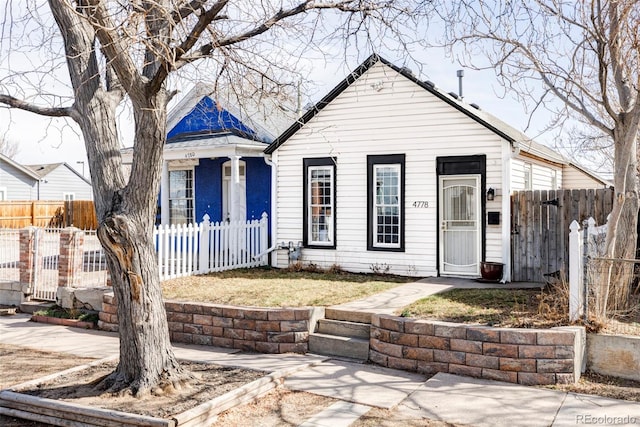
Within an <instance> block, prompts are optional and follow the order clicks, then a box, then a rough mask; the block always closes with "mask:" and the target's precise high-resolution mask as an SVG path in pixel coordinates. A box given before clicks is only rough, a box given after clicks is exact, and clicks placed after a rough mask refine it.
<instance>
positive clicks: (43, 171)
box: [25, 162, 91, 185]
mask: <svg viewBox="0 0 640 427" xmlns="http://www.w3.org/2000/svg"><path fill="white" fill-rule="evenodd" d="M25 167H26V168H28V169H30V170H31V171H32V173H34V174H35V175H36V176H37V179H43V178H45V177H46V176H47V175H49V174H50V173H51V172H53V171H54V170H56V169H57V168H59V167H66V168H67V169H69V170H70V171H71V172H72V173H73V174H74V175H76V176H77V177H78V178H80V179H81V180H83V181H84V182H86V183H87V184H89V185H91V181H89V180H88V179H87V178H85V177H83V176H82V175H80V174H79V173H78V172H77V171H76V170H75V169H74V168H72V167H71V166H69V165H68V164H67V163H64V162H60V163H45V164H41V165H26V166H25Z"/></svg>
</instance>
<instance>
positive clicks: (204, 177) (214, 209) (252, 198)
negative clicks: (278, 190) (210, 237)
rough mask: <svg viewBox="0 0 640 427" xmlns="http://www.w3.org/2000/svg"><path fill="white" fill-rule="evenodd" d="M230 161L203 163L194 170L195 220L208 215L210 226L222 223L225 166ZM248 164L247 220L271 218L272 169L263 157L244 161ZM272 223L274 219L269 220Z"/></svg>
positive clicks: (220, 160)
mask: <svg viewBox="0 0 640 427" xmlns="http://www.w3.org/2000/svg"><path fill="white" fill-rule="evenodd" d="M227 160H229V159H228V158H226V157H225V158H219V159H213V160H211V159H200V164H199V166H197V167H196V168H195V183H194V186H195V194H194V196H195V220H196V222H200V221H202V217H203V216H204V215H205V214H208V215H209V217H210V218H211V222H216V221H222V219H223V218H222V164H223V163H224V162H226V161H227ZM242 160H244V161H245V162H246V180H247V194H246V198H247V218H246V219H247V220H252V219H260V218H261V217H262V213H263V212H266V213H267V215H271V167H270V166H269V165H267V164H266V163H265V162H264V160H263V159H262V158H261V157H243V158H242ZM269 220H271V219H269Z"/></svg>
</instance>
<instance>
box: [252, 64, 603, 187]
mask: <svg viewBox="0 0 640 427" xmlns="http://www.w3.org/2000/svg"><path fill="white" fill-rule="evenodd" d="M378 62H381V63H383V64H385V65H386V66H388V67H390V68H391V69H393V70H394V71H396V72H397V73H399V74H401V75H402V76H404V77H405V78H407V79H409V80H411V81H412V82H414V83H416V84H417V85H418V86H420V87H421V88H423V89H424V90H426V91H427V92H429V93H431V94H433V95H434V96H436V97H437V98H439V99H440V100H442V101H444V102H446V103H447V104H449V105H451V106H452V107H454V108H455V109H457V110H458V111H460V112H462V113H463V114H465V115H466V116H468V117H470V118H471V119H473V120H475V121H476V122H478V123H480V124H481V125H483V126H484V127H486V128H487V129H489V130H491V131H493V132H494V133H496V134H497V135H499V136H500V137H502V138H504V139H506V140H507V141H509V142H510V143H511V144H512V145H513V146H514V148H516V149H520V150H521V151H523V152H525V153H528V154H530V155H533V156H536V157H540V158H542V159H545V160H549V161H552V162H555V163H559V164H566V165H571V166H574V167H577V166H576V165H575V164H574V163H571V162H569V161H568V160H567V159H566V158H564V157H563V156H562V155H561V154H560V153H557V152H556V151H554V150H552V149H550V148H549V147H547V146H545V145H542V144H540V143H537V142H535V141H534V140H533V139H531V138H529V137H528V136H527V135H525V134H524V133H523V132H521V131H519V130H518V129H516V128H514V127H513V126H510V125H509V124H507V123H505V122H503V121H502V120H500V119H498V118H497V117H495V116H493V115H491V114H489V113H487V112H485V111H483V110H481V109H480V107H478V106H477V105H475V104H467V103H466V102H463V101H461V100H460V99H459V98H458V97H457V96H456V95H452V94H449V93H446V92H443V91H441V90H440V89H438V88H437V87H436V86H435V85H434V84H433V83H432V82H430V81H422V80H420V79H418V78H417V77H416V76H414V75H413V74H412V73H411V71H410V70H408V69H406V68H400V67H398V66H396V65H393V64H392V63H390V62H389V61H387V60H386V59H384V58H382V57H381V56H379V55H377V54H373V55H371V56H369V58H367V59H366V60H365V61H364V62H363V63H362V64H360V66H359V67H358V68H356V69H355V70H354V71H353V72H352V73H351V74H349V75H348V76H347V77H346V78H345V79H344V80H342V81H341V82H340V83H338V85H337V86H336V87H334V88H333V89H332V90H331V91H330V92H329V93H328V94H327V95H325V96H324V98H322V99H321V100H320V101H319V102H318V103H317V104H316V105H314V106H313V107H312V108H311V109H309V110H307V112H305V113H304V114H303V115H302V117H300V118H299V119H298V120H296V121H295V122H294V123H293V124H292V125H291V126H289V128H288V129H286V130H285V131H284V132H283V133H282V134H281V135H280V136H278V137H277V138H276V139H275V140H274V141H273V142H272V143H271V144H270V145H269V146H268V147H267V148H266V149H265V153H267V154H271V153H273V152H274V151H275V150H277V149H278V147H280V146H281V145H282V144H284V143H285V142H286V141H287V140H288V139H289V138H291V137H292V136H293V135H294V134H295V133H296V132H297V131H298V130H299V129H301V128H302V127H303V126H304V125H305V123H307V122H308V121H309V120H311V119H312V118H313V117H315V116H316V114H318V113H319V112H320V111H322V109H323V108H325V107H326V106H327V105H328V104H329V103H331V101H333V100H334V99H335V98H336V97H338V95H340V94H341V93H342V92H343V91H344V90H346V89H347V88H348V87H349V86H351V84H353V83H354V82H355V81H356V80H358V78H360V77H361V76H362V75H363V74H364V73H365V72H366V71H367V70H369V69H370V68H371V67H372V66H374V65H375V64H377V63H378ZM577 168H578V169H580V170H581V171H582V172H584V173H586V174H588V175H590V176H593V177H594V178H595V179H597V180H600V181H602V182H603V183H606V181H604V180H602V179H601V178H599V177H597V176H596V175H593V174H592V173H590V172H588V171H586V170H585V169H583V168H580V167H577Z"/></svg>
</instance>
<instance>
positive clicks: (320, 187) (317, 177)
mask: <svg viewBox="0 0 640 427" xmlns="http://www.w3.org/2000/svg"><path fill="white" fill-rule="evenodd" d="M303 169H304V215H303V227H304V235H303V244H304V245H305V246H309V247H314V246H318V247H330V248H335V245H336V240H335V229H336V213H335V210H336V197H335V176H336V163H335V159H333V158H331V157H325V158H316V159H304V160H303Z"/></svg>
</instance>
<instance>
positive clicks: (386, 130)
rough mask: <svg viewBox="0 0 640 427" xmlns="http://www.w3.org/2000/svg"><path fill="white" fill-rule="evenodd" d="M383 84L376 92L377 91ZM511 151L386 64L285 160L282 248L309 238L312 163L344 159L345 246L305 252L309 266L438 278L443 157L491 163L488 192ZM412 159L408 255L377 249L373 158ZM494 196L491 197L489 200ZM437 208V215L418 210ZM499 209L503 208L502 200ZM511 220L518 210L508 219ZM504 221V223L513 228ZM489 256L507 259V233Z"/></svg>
mask: <svg viewBox="0 0 640 427" xmlns="http://www.w3.org/2000/svg"><path fill="white" fill-rule="evenodd" d="M378 82H383V88H382V90H380V91H379V92H376V91H375V90H374V89H373V88H372V86H371V85H372V84H376V83H378ZM503 144H507V142H506V141H504V140H503V139H501V138H500V137H499V136H497V135H496V134H495V133H493V132H491V131H489V130H488V129H486V128H485V127H483V126H481V125H480V124H478V123H477V122H475V121H474V120H472V119H470V118H469V117H467V116H466V115H464V114H462V113H461V112H459V111H458V110H456V109H455V108H453V107H451V106H449V105H447V104H446V103H444V102H443V101H442V100H440V99H438V98H437V97H435V96H434V95H432V94H430V93H429V92H427V91H426V90H424V89H423V88H420V87H419V86H418V85H416V84H415V83H413V82H411V81H409V80H407V79H405V78H404V77H402V76H400V75H399V74H397V73H396V72H395V71H393V70H391V69H390V68H388V67H386V66H383V65H381V64H377V65H375V66H374V67H372V68H371V69H370V70H369V71H367V72H366V73H365V74H364V75H363V76H362V77H360V79H358V81H356V82H355V83H354V84H352V85H351V86H350V87H349V88H347V89H346V90H345V91H344V92H343V93H342V94H340V95H339V96H338V97H337V98H336V99H335V100H334V101H332V102H331V103H330V104H329V105H328V106H326V107H325V108H324V109H323V110H322V111H320V112H319V113H318V114H317V115H316V116H315V117H314V118H313V119H312V120H310V121H309V122H308V123H307V124H306V125H305V126H304V127H303V128H302V129H301V130H299V131H298V132H297V133H296V134H295V135H293V136H292V137H291V138H290V139H289V140H288V141H286V142H285V143H284V144H283V145H282V146H281V147H280V148H279V149H278V150H277V151H276V152H275V153H274V159H276V160H277V162H278V168H277V194H278V203H277V209H278V212H277V215H278V229H277V239H278V241H285V242H288V241H294V242H298V241H301V240H302V215H303V200H302V183H303V176H302V174H303V168H302V159H303V158H312V157H328V156H334V157H336V158H337V166H336V181H337V188H336V221H337V224H336V249H335V250H334V249H304V250H303V259H304V261H305V262H313V263H315V264H318V265H320V266H323V267H329V266H331V265H333V264H337V265H339V266H340V267H342V268H344V269H346V270H350V271H359V272H371V271H372V270H373V269H375V268H376V266H377V268H383V267H384V266H385V265H389V266H390V268H391V271H390V272H392V273H396V274H403V275H418V276H428V275H434V274H436V272H437V265H436V259H437V251H438V248H437V236H438V224H437V222H436V220H437V217H436V215H437V178H436V158H437V157H439V156H469V155H479V154H484V155H486V156H487V176H486V179H487V187H491V186H492V187H494V188H496V187H500V186H501V183H502V157H501V152H502V151H501V150H502V145H503ZM382 154H405V155H406V163H405V177H406V179H405V202H406V203H405V206H404V209H405V228H406V230H405V251H404V252H388V251H367V233H368V230H367V164H366V161H367V155H382ZM483 196H484V195H483ZM414 201H427V202H428V203H429V208H427V209H422V208H414V207H413V206H412V204H413V202H414ZM488 209H489V210H496V211H500V210H501V203H500V202H499V201H496V202H495V203H494V204H493V205H491V206H488ZM506 215H507V216H508V213H507V214H506ZM504 216H505V215H504V214H503V215H502V221H504ZM486 239H487V240H486V241H487V249H486V251H487V258H488V259H489V258H491V259H492V260H500V259H501V254H502V240H501V226H497V227H496V226H493V227H488V228H487V233H486Z"/></svg>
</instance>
